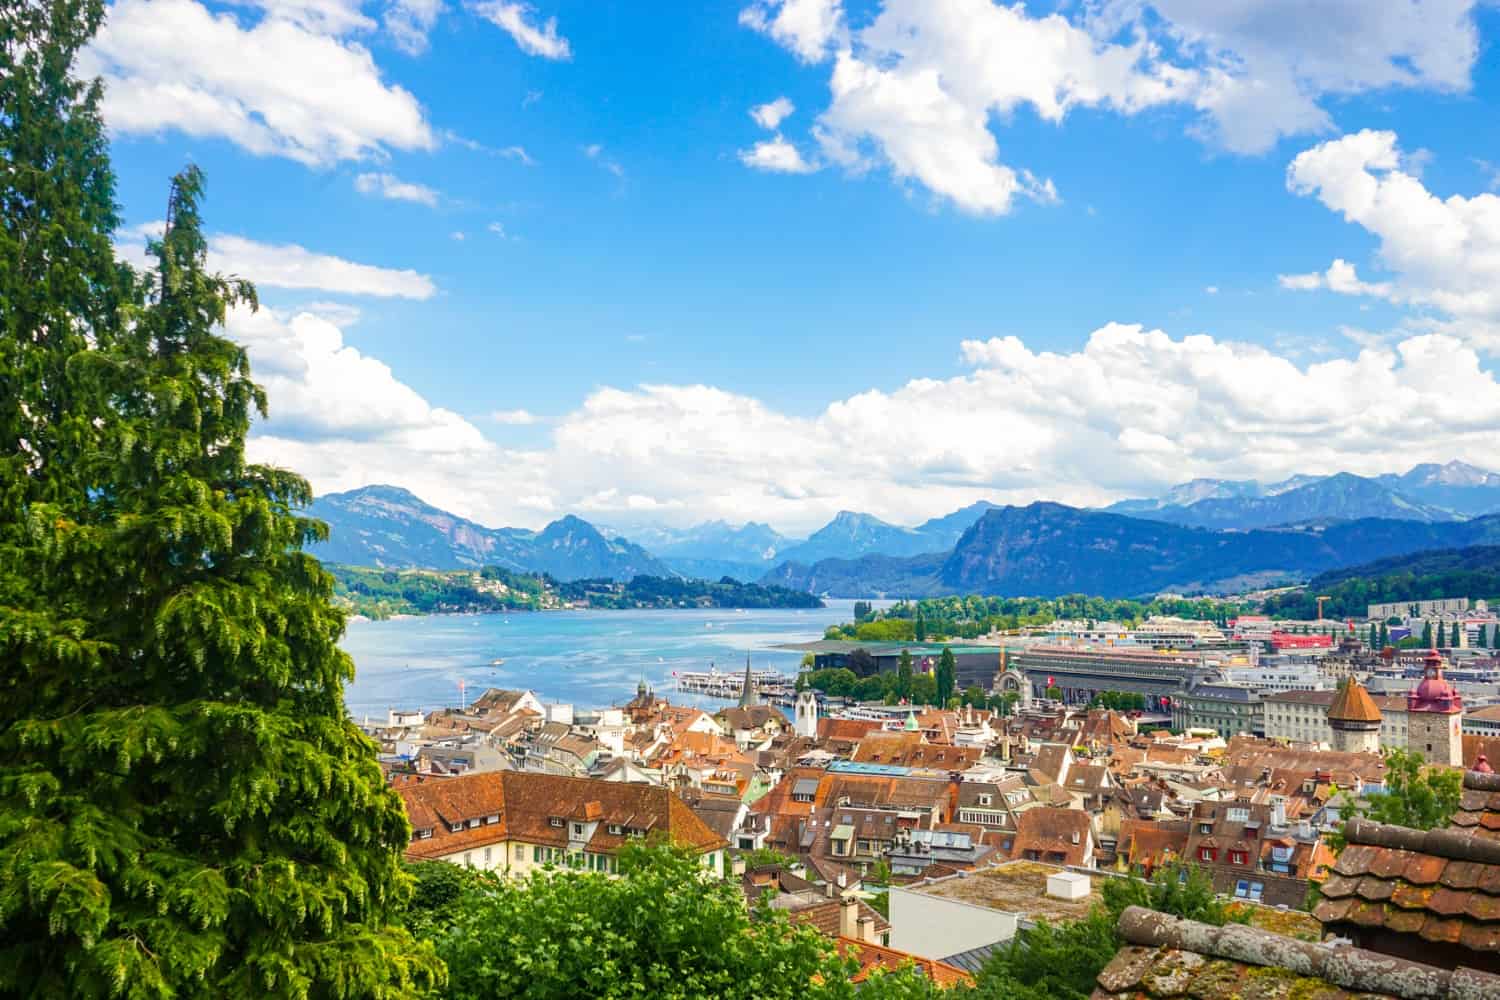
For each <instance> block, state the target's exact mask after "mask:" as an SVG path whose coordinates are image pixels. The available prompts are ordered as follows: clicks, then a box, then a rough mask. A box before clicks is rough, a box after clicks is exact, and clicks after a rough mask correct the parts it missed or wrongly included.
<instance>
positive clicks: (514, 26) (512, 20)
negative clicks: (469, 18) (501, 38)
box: [474, 0, 573, 59]
mask: <svg viewBox="0 0 1500 1000" xmlns="http://www.w3.org/2000/svg"><path fill="white" fill-rule="evenodd" d="M474 10H475V11H476V12H477V13H478V14H479V15H480V16H482V17H484V18H487V19H488V20H489V21H491V22H492V23H494V24H495V25H496V26H498V27H499V28H501V29H503V30H504V31H505V33H506V34H508V35H510V37H511V38H513V39H515V41H516V44H517V45H519V46H520V47H521V51H522V52H525V53H527V54H528V55H533V56H541V57H542V58H543V59H571V58H572V57H573V50H572V48H571V47H570V46H569V45H568V40H567V39H566V38H564V37H562V36H561V35H559V34H558V33H557V18H555V17H549V18H547V20H546V21H543V22H541V23H540V25H538V24H535V23H533V22H532V18H533V16H534V15H535V13H536V11H535V10H533V9H532V8H531V7H530V6H529V5H527V4H524V3H515V2H512V0H489V2H486V3H480V4H476V5H475V7H474Z"/></svg>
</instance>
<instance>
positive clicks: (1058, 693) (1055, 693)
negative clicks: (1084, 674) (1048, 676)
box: [1042, 684, 1062, 701]
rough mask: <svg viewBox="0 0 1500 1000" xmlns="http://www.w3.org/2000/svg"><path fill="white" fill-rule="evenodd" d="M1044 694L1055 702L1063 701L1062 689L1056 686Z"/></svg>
mask: <svg viewBox="0 0 1500 1000" xmlns="http://www.w3.org/2000/svg"><path fill="white" fill-rule="evenodd" d="M1042 694H1044V695H1046V696H1047V697H1048V698H1051V699H1052V700H1053V701H1061V700H1062V688H1060V687H1058V686H1057V685H1056V684H1054V685H1052V686H1051V687H1049V688H1047V690H1045V691H1043V692H1042Z"/></svg>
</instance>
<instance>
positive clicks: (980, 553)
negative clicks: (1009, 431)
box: [762, 503, 1500, 597]
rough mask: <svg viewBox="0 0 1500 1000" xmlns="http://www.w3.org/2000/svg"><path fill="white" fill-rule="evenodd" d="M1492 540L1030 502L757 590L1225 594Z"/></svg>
mask: <svg viewBox="0 0 1500 1000" xmlns="http://www.w3.org/2000/svg"><path fill="white" fill-rule="evenodd" d="M1497 542H1500V515H1491V516H1488V517H1480V518H1474V519H1471V520H1467V521H1444V522H1436V523H1433V522H1422V521H1409V520H1405V521H1404V520H1396V519H1392V518H1362V519H1358V520H1352V521H1341V522H1338V523H1335V524H1327V525H1323V524H1317V525H1309V526H1303V527H1295V528H1281V529H1274V530H1267V529H1254V530H1249V531H1244V530H1235V531H1226V530H1222V529H1212V528H1197V527H1188V526H1185V525H1179V524H1172V523H1170V522H1167V521H1154V520H1148V519H1144V518H1139V517H1126V516H1124V515H1121V514H1112V513H1108V512H1105V511H1095V510H1081V509H1079V508H1076V507H1067V506H1064V505H1063V504H1056V503H1033V504H1030V505H1028V506H1025V507H999V508H995V509H992V510H990V511H988V512H986V513H985V514H984V516H983V517H981V518H980V519H979V520H978V521H976V522H975V523H974V525H973V526H972V527H970V528H969V530H968V531H966V532H965V533H964V534H963V537H961V538H960V539H959V540H958V543H957V544H956V545H955V546H954V547H953V549H952V551H950V552H947V553H938V554H924V555H918V556H913V557H908V558H905V559H899V558H892V557H889V556H884V555H866V556H862V557H860V558H858V559H824V560H821V561H819V562H816V563H813V564H812V565H804V564H799V563H783V564H782V565H780V566H778V567H776V569H774V570H773V571H771V572H770V573H768V574H767V575H766V576H765V577H764V578H763V580H762V582H764V583H775V584H778V585H780V586H783V587H790V588H792V589H796V590H809V591H812V592H813V593H825V594H829V595H831V596H834V597H868V596H870V595H872V594H876V595H880V594H883V595H886V596H892V597H896V596H910V597H924V596H933V595H938V594H990V595H996V596H1003V597H1018V596H1033V597H1053V596H1056V595H1059V594H1070V593H1086V594H1096V595H1099V596H1103V597H1138V596H1144V595H1148V594H1155V593H1160V592H1163V591H1182V592H1189V593H1194V592H1203V591H1207V592H1232V591H1240V590H1246V589H1252V588H1257V587H1263V586H1268V585H1271V584H1275V583H1281V582H1290V581H1296V580H1303V579H1306V578H1307V577H1308V576H1309V575H1312V574H1314V573H1320V572H1323V571H1325V570H1330V569H1335V568H1338V567H1341V566H1349V565H1354V564H1357V563H1364V562H1369V561H1371V560H1375V559H1383V558H1387V557H1390V556H1397V555H1402V554H1405V553H1410V552H1418V551H1424V550H1428V549H1439V548H1460V547H1466V546H1471V545H1486V544H1495V543H1497Z"/></svg>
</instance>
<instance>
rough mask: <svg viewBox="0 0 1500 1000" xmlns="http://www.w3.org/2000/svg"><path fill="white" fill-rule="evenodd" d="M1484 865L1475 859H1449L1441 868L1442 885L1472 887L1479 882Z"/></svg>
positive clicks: (1460, 887)
mask: <svg viewBox="0 0 1500 1000" xmlns="http://www.w3.org/2000/svg"><path fill="white" fill-rule="evenodd" d="M1482 874H1484V865H1481V864H1480V863H1479V862H1477V861H1450V862H1448V864H1447V865H1446V866H1445V867H1444V868H1443V877H1442V879H1440V881H1441V882H1442V883H1443V885H1446V886H1449V887H1451V888H1454V889H1472V888H1474V887H1475V886H1476V885H1478V884H1479V876H1480V875H1482Z"/></svg>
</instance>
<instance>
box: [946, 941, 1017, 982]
mask: <svg viewBox="0 0 1500 1000" xmlns="http://www.w3.org/2000/svg"><path fill="white" fill-rule="evenodd" d="M1009 943H1010V942H1008V941H996V942H995V943H994V944H982V945H980V946H979V947H978V948H970V949H969V950H968V951H961V952H959V953H958V954H956V955H949V956H948V957H947V958H945V959H942V961H944V962H946V963H948V964H949V965H956V966H958V967H959V968H960V969H963V970H964V971H965V972H968V973H971V974H977V973H978V972H979V970H980V969H982V968H984V963H985V962H988V961H989V959H990V956H991V955H993V954H994V953H995V951H996V950H997V949H999V948H1003V947H1005V946H1006V945H1008V944H1009Z"/></svg>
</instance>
